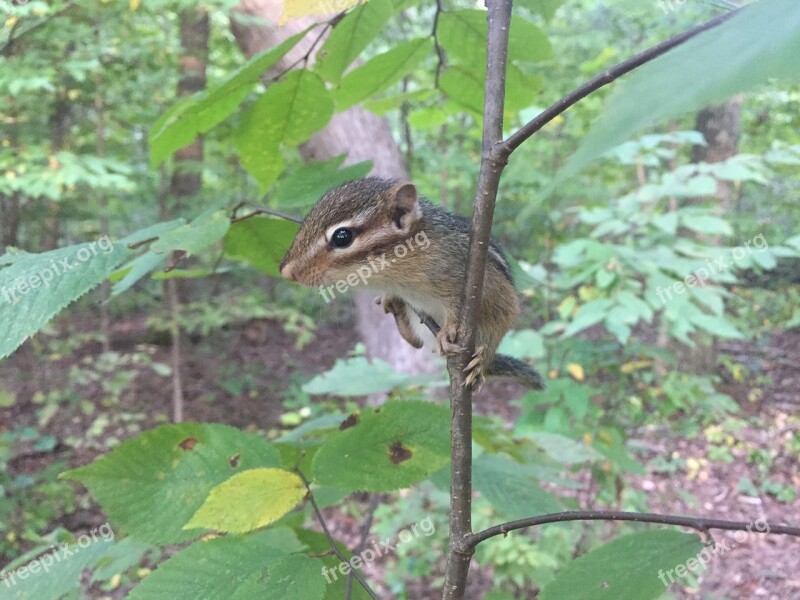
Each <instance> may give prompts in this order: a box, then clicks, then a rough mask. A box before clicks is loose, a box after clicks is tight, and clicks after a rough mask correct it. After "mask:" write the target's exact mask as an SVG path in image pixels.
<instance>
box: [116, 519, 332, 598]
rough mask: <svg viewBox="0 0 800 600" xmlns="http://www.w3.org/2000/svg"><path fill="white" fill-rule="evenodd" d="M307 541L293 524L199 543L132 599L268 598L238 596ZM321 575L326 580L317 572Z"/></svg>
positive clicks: (162, 568) (169, 562)
mask: <svg viewBox="0 0 800 600" xmlns="http://www.w3.org/2000/svg"><path fill="white" fill-rule="evenodd" d="M303 549H304V545H303V544H302V543H301V542H300V541H299V540H298V539H297V536H296V535H295V534H294V532H293V531H292V530H291V529H289V528H288V527H278V528H275V529H268V530H266V531H259V532H256V533H253V534H250V535H243V536H240V535H228V536H225V537H217V538H213V539H209V540H202V541H198V542H195V543H194V544H192V545H191V546H189V547H188V548H185V549H184V550H181V551H180V552H178V554H176V555H175V556H173V557H171V558H170V559H169V560H167V561H166V562H164V563H162V564H160V565H159V566H158V569H156V570H155V571H154V572H153V573H151V574H150V575H148V576H147V577H145V578H144V580H143V581H142V583H140V584H139V585H138V586H136V587H135V588H134V589H133V591H132V592H131V593H130V594H129V595H128V599H129V600H176V599H177V598H192V600H223V599H225V598H231V597H232V596H234V595H235V594H236V596H235V597H236V598H237V599H239V600H242V599H244V598H252V599H253V600H255V599H256V598H264V596H263V595H247V596H244V595H238V594H237V592H238V591H239V589H241V588H243V587H244V586H250V585H251V584H249V583H248V581H249V578H250V577H253V576H259V577H268V576H269V573H270V570H271V569H272V568H273V567H274V566H276V565H277V564H278V563H279V562H280V561H281V560H282V559H283V558H285V557H286V556H288V555H291V554H294V553H296V552H301V551H302V550H303ZM317 576H318V577H320V579H321V578H322V576H321V574H320V573H319V572H318V573H317ZM250 589H252V587H250Z"/></svg>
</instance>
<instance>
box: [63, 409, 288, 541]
mask: <svg viewBox="0 0 800 600" xmlns="http://www.w3.org/2000/svg"><path fill="white" fill-rule="evenodd" d="M279 463H280V457H279V454H278V451H277V450H276V449H275V448H274V447H273V446H272V445H271V444H269V443H267V442H266V441H264V440H263V439H261V438H260V437H259V436H257V435H252V434H247V433H243V432H241V431H239V430H238V429H235V428H233V427H228V426H227V425H201V424H197V423H183V424H180V425H162V426H161V427H157V428H156V429H153V430H151V431H147V432H145V433H143V434H141V435H139V436H137V437H135V438H133V439H130V440H127V441H125V442H123V443H121V444H120V445H119V446H117V447H116V448H114V450H112V451H111V453H109V454H106V455H105V456H102V457H100V458H98V459H97V460H96V461H94V462H93V463H92V464H90V465H87V466H85V467H80V468H78V469H73V470H71V471H67V472H66V473H63V474H62V477H66V478H67V479H74V480H75V481H79V482H81V483H82V484H83V485H85V486H86V487H87V488H89V491H90V492H91V493H92V495H93V496H94V497H95V499H96V500H97V501H98V502H99V503H100V505H101V506H102V507H103V509H104V510H105V512H106V514H108V516H109V517H110V519H111V521H112V523H114V524H115V525H119V526H120V527H122V528H124V529H125V530H126V531H127V532H129V533H130V534H131V535H133V536H135V537H137V538H139V539H141V540H144V541H148V542H152V543H154V544H173V543H179V542H182V541H185V540H187V539H191V538H193V537H195V536H196V535H197V532H196V531H195V532H190V531H185V530H183V525H184V524H185V523H187V522H188V521H189V519H190V518H191V517H192V515H194V513H195V512H197V509H199V508H200V507H201V506H202V505H203V503H204V502H205V500H206V498H207V497H208V495H209V493H210V492H211V490H212V489H214V488H215V487H216V486H218V485H219V484H220V483H222V482H223V481H225V480H227V479H228V478H229V477H231V475H234V474H236V473H238V472H240V471H242V470H244V469H253V468H257V467H276V466H278V465H279Z"/></svg>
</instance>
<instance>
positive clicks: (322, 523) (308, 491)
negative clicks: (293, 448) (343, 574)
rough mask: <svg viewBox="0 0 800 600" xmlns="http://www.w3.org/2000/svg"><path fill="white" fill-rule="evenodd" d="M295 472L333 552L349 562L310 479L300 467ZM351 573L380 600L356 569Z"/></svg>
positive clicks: (372, 595)
mask: <svg viewBox="0 0 800 600" xmlns="http://www.w3.org/2000/svg"><path fill="white" fill-rule="evenodd" d="M294 470H295V473H297V475H298V476H299V477H300V479H302V480H303V485H304V486H305V487H306V497H307V498H308V501H309V502H310V503H311V508H312V509H313V510H314V515H316V517H317V521H318V522H319V526H320V527H322V533H324V534H325V537H326V538H328V543H329V544H330V546H331V552H333V553H334V554H335V555H336V558H338V559H339V560H341V561H342V562H344V563H346V562H349V561H348V559H347V557H346V556H345V555H344V554H342V551H341V550H339V547H338V546H337V545H336V541H335V540H334V539H333V536H332V535H331V532H330V530H329V529H328V526H327V525H326V524H325V519H324V518H323V516H322V511H321V510H320V509H319V506H318V505H317V501H316V500H315V499H314V492H312V491H311V485H310V484H309V483H308V479H306V476H305V475H303V472H302V471H301V470H300V468H299V467H295V469H294ZM350 572H351V573H352V574H353V577H355V580H356V581H358V583H359V584H360V585H361V587H362V588H364V591H365V592H367V594H369V597H370V598H372V599H373V600H378V596H377V595H376V594H375V592H374V591H373V590H372V588H371V587H369V584H368V583H367V582H366V581H364V578H363V577H361V575H359V574H358V573H356V569H351V571H350Z"/></svg>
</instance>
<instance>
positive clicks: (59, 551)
mask: <svg viewBox="0 0 800 600" xmlns="http://www.w3.org/2000/svg"><path fill="white" fill-rule="evenodd" d="M87 539H88V536H87ZM113 547H114V545H113V543H112V539H108V540H106V539H101V540H98V541H96V542H93V543H90V544H89V545H85V546H83V547H81V546H79V545H78V544H69V545H68V546H59V547H58V548H56V549H55V550H53V551H52V552H49V553H46V554H43V555H41V556H40V557H39V558H38V559H37V560H33V561H30V562H29V563H28V564H27V565H25V566H23V567H21V568H20V570H15V571H11V570H6V571H3V579H0V597H2V598H3V600H32V599H34V598H35V599H36V600H58V599H59V598H62V597H63V596H64V595H66V594H69V593H74V592H75V591H76V590H78V589H79V588H80V583H81V575H82V572H83V570H84V569H88V568H91V567H94V566H95V565H96V564H97V563H98V562H99V561H100V560H102V559H103V557H105V556H106V555H107V554H108V553H109V552H110V551H111V550H112V548H113ZM45 568H46V569H47V570H45ZM23 569H24V570H23ZM34 571H35V572H34ZM20 574H23V575H24V578H20V576H19V575H20Z"/></svg>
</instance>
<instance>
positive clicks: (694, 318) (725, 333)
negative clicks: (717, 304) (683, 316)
mask: <svg viewBox="0 0 800 600" xmlns="http://www.w3.org/2000/svg"><path fill="white" fill-rule="evenodd" d="M689 321H691V322H692V323H694V324H695V325H696V326H697V328H698V329H702V330H704V331H707V332H708V333H710V334H711V335H716V336H719V337H722V338H728V339H734V340H743V339H745V337H746V336H745V335H744V334H743V333H742V332H741V331H739V330H738V329H737V328H736V327H734V325H733V323H731V322H730V321H729V320H728V319H726V318H725V317H718V316H715V315H707V314H705V313H698V314H696V315H690V317H689Z"/></svg>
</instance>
